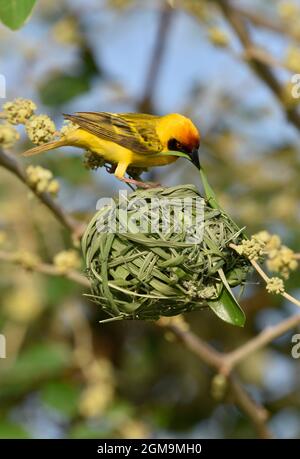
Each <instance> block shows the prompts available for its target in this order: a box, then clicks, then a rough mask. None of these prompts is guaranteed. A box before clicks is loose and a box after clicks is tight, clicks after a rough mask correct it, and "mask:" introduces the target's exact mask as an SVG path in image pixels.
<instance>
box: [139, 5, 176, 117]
mask: <svg viewBox="0 0 300 459" xmlns="http://www.w3.org/2000/svg"><path fill="white" fill-rule="evenodd" d="M173 11H174V9H173V8H172V6H171V5H170V3H167V2H166V3H165V4H164V5H163V7H162V9H161V12H160V21H159V25H158V31H157V37H156V42H155V45H154V50H153V55H152V57H151V60H150V64H149V70H148V73H147V76H146V82H145V88H144V93H143V96H142V98H141V100H140V102H139V103H138V111H141V112H145V113H148V112H149V113H151V112H152V111H153V109H152V99H153V94H154V91H155V88H156V82H157V79H158V76H159V71H160V67H161V64H162V59H163V56H164V52H165V48H166V44H167V37H168V35H169V30H170V26H171V20H172V16H173Z"/></svg>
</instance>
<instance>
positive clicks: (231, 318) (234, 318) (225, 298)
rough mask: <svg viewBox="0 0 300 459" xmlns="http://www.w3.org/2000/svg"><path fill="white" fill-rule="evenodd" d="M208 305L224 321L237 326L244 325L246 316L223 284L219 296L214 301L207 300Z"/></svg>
mask: <svg viewBox="0 0 300 459" xmlns="http://www.w3.org/2000/svg"><path fill="white" fill-rule="evenodd" d="M208 305H209V307H210V308H211V309H212V310H213V311H214V313H215V314H216V315H217V316H218V317H219V318H220V319H222V320H224V322H227V323H229V324H231V325H236V326H238V327H243V326H244V325H245V321H246V317H245V314H244V311H243V310H242V309H241V307H240V305H239V304H238V302H237V301H236V299H235V297H234V296H233V294H232V293H231V292H229V291H228V290H227V289H226V287H225V286H224V288H223V290H222V293H221V295H220V297H219V298H218V299H217V300H214V301H208Z"/></svg>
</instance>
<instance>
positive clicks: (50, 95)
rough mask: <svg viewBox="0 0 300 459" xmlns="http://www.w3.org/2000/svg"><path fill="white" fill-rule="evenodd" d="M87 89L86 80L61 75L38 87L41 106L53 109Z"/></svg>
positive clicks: (80, 77)
mask: <svg viewBox="0 0 300 459" xmlns="http://www.w3.org/2000/svg"><path fill="white" fill-rule="evenodd" d="M0 1H1V0H0ZM89 88H90V84H89V81H88V79H87V78H85V77H82V76H70V75H66V74H63V73H62V74H59V75H55V76H52V77H51V78H49V79H48V80H47V81H45V82H44V83H42V85H41V86H40V87H39V96H40V98H41V101H42V102H43V104H45V105H48V106H49V107H53V106H56V105H62V104H65V103H66V102H69V101H70V100H71V99H73V98H74V97H77V96H79V95H80V94H83V93H84V92H87V91H88V90H89Z"/></svg>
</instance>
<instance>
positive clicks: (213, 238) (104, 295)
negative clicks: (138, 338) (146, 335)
mask: <svg viewBox="0 0 300 459" xmlns="http://www.w3.org/2000/svg"><path fill="white" fill-rule="evenodd" d="M153 198H156V199H159V200H162V199H166V198H167V199H171V200H172V202H175V201H176V200H178V199H179V200H183V199H186V198H190V199H200V198H201V196H200V194H199V192H198V190H197V189H196V187H194V186H193V185H181V186H176V187H171V188H153V189H149V190H137V191H135V192H133V193H131V194H129V195H128V197H127V214H126V216H125V217H124V212H122V209H123V210H124V199H121V200H120V198H118V199H115V200H114V206H113V205H106V206H105V207H103V208H101V209H100V210H99V211H98V212H97V213H96V214H95V215H94V217H93V218H92V220H91V221H90V223H89V225H88V227H87V229H86V231H85V234H84V236H83V239H82V250H83V255H84V258H85V263H86V272H87V275H88V277H89V279H90V282H91V291H92V293H91V295H88V296H89V297H90V298H91V299H92V300H93V301H95V302H96V303H98V304H99V305H100V306H101V307H102V309H103V310H104V311H105V312H106V313H107V314H109V315H110V316H111V319H108V320H120V319H153V320H156V319H158V318H159V317H161V316H175V315H177V314H180V313H183V312H188V311H193V310H198V309H201V308H204V307H210V308H211V309H212V310H213V311H214V312H215V313H216V314H217V315H218V316H219V317H220V318H222V319H223V320H226V321H227V322H231V323H233V324H235V325H243V321H244V315H243V312H242V311H241V310H240V309H239V305H238V303H237V302H236V300H235V299H234V297H233V295H231V293H230V291H231V287H235V286H238V285H243V284H244V283H245V279H246V276H247V273H248V272H249V269H250V264H249V262H248V260H246V259H245V258H244V257H241V256H239V255H238V254H237V253H236V252H235V251H233V250H232V249H230V248H229V247H228V245H229V243H234V244H239V243H240V242H241V240H242V239H243V237H244V236H243V235H242V234H241V230H240V229H239V228H238V227H237V225H236V224H235V223H234V222H233V221H232V220H231V219H230V217H229V216H227V215H226V214H225V213H224V212H223V211H221V210H219V209H215V208H213V207H212V206H211V205H210V204H209V202H207V201H205V200H203V198H201V199H202V202H203V210H204V220H203V223H202V229H203V238H202V240H201V241H200V242H197V243H195V241H194V240H193V241H191V240H189V238H188V233H189V232H191V229H192V230H193V229H195V222H196V217H195V215H196V214H195V212H196V210H195V208H192V211H191V219H190V222H189V223H190V224H189V226H188V228H187V227H186V226H185V227H182V229H181V230H180V231H178V226H177V227H176V222H177V223H178V220H179V219H181V218H182V215H181V214H180V212H179V211H177V210H176V207H175V208H174V209H173V210H171V213H170V216H169V220H170V221H169V222H168V223H169V227H168V229H167V230H165V229H162V230H161V231H156V232H146V233H145V232H139V230H138V229H137V228H138V224H137V223H136V222H139V221H140V220H139V219H143V218H144V219H145V218H146V219H148V221H149V215H150V216H151V217H153V208H152V207H150V203H151V202H153V201H151V200H152V199H153ZM173 200H175V201H173ZM137 204H138V205H137ZM113 207H114V208H115V213H114V215H115V216H116V219H117V224H120V226H121V227H122V228H124V223H128V222H130V224H129V228H127V230H126V232H124V231H123V230H122V231H121V230H120V228H119V229H118V230H117V231H116V232H107V231H106V230H104V229H105V228H107V224H108V221H109V219H110V218H111V215H112V208H113ZM155 215H156V216H157V215H159V216H158V217H157V218H158V219H160V220H161V221H160V222H159V224H160V223H162V219H163V218H164V217H163V215H162V214H158V213H157V211H156V214H155ZM145 216H147V217H145ZM124 218H125V220H126V221H125V220H124ZM132 222H135V223H134V224H133V223H132ZM197 224H198V225H199V223H197ZM122 225H123V226H122ZM159 228H160V227H159Z"/></svg>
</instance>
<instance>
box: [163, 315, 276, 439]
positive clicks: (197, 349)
mask: <svg viewBox="0 0 300 459" xmlns="http://www.w3.org/2000/svg"><path fill="white" fill-rule="evenodd" d="M158 325H160V326H161V327H164V328H166V329H167V330H169V331H171V332H172V333H173V334H174V335H175V336H176V337H177V339H178V340H179V341H180V342H181V343H182V344H183V345H184V346H185V347H186V348H187V349H188V350H189V351H191V352H192V353H193V354H195V355H196V356H197V357H198V358H199V359H200V360H201V361H202V362H204V363H206V364H207V365H208V366H209V367H211V368H213V369H215V370H217V372H218V373H221V370H222V368H223V365H224V359H225V357H226V354H221V353H219V352H218V351H216V350H215V349H214V348H212V347H211V346H209V345H208V344H207V343H205V342H204V341H202V339H201V338H199V337H198V336H196V335H195V334H194V333H193V332H191V331H190V330H183V329H182V328H181V327H179V326H177V325H176V324H172V323H169V324H168V323H166V322H165V321H158ZM228 383H229V389H230V392H231V394H232V396H233V398H234V402H235V403H236V405H237V406H239V408H240V409H241V411H243V412H244V413H245V415H246V416H247V417H248V418H249V419H250V420H251V422H252V424H253V426H254V427H255V429H256V431H257V434H258V436H259V437H260V438H272V434H271V432H270V431H269V429H268V428H267V426H266V421H267V418H268V413H267V411H266V410H265V408H264V407H263V406H261V405H259V404H258V403H257V402H255V401H254V400H252V399H251V398H250V396H249V395H248V393H247V392H246V390H245V389H244V387H243V386H242V385H241V384H240V383H239V382H238V380H237V378H236V376H235V375H230V376H229V377H228Z"/></svg>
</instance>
